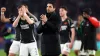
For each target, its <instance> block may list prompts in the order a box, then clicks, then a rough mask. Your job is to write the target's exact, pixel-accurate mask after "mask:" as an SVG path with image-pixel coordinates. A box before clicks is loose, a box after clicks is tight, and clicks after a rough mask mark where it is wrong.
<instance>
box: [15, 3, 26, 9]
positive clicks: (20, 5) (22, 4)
mask: <svg viewBox="0 0 100 56" xmlns="http://www.w3.org/2000/svg"><path fill="white" fill-rule="evenodd" d="M22 6H25V7H27V8H28V6H27V4H25V3H21V4H19V6H18V7H17V9H19V8H21V7H22Z"/></svg>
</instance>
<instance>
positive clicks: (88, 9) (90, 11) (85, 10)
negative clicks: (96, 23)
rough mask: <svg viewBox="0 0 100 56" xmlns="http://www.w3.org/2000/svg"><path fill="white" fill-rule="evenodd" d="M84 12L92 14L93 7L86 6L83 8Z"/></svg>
mask: <svg viewBox="0 0 100 56" xmlns="http://www.w3.org/2000/svg"><path fill="white" fill-rule="evenodd" d="M83 12H85V13H86V14H88V15H91V14H92V10H91V8H85V9H84V10H83Z"/></svg>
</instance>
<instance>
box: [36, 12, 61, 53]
mask: <svg viewBox="0 0 100 56" xmlns="http://www.w3.org/2000/svg"><path fill="white" fill-rule="evenodd" d="M46 16H47V18H48V20H47V22H46V23H45V25H42V22H41V23H40V24H39V26H38V28H37V32H38V33H42V37H41V44H42V45H41V51H42V55H56V54H60V41H59V38H60V37H59V31H60V25H61V19H60V17H59V16H58V15H57V14H56V13H55V12H53V13H48V14H46Z"/></svg>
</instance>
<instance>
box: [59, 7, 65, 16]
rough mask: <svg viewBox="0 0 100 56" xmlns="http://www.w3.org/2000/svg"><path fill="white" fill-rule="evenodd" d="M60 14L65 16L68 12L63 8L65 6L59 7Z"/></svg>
mask: <svg viewBox="0 0 100 56" xmlns="http://www.w3.org/2000/svg"><path fill="white" fill-rule="evenodd" d="M59 14H60V16H61V17H63V16H64V15H66V14H67V11H66V10H65V9H63V8H60V9H59Z"/></svg>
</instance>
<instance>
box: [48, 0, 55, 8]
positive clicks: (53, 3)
mask: <svg viewBox="0 0 100 56" xmlns="http://www.w3.org/2000/svg"><path fill="white" fill-rule="evenodd" d="M47 4H52V5H53V7H54V8H56V3H55V2H52V1H49V2H48V3H47Z"/></svg>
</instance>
